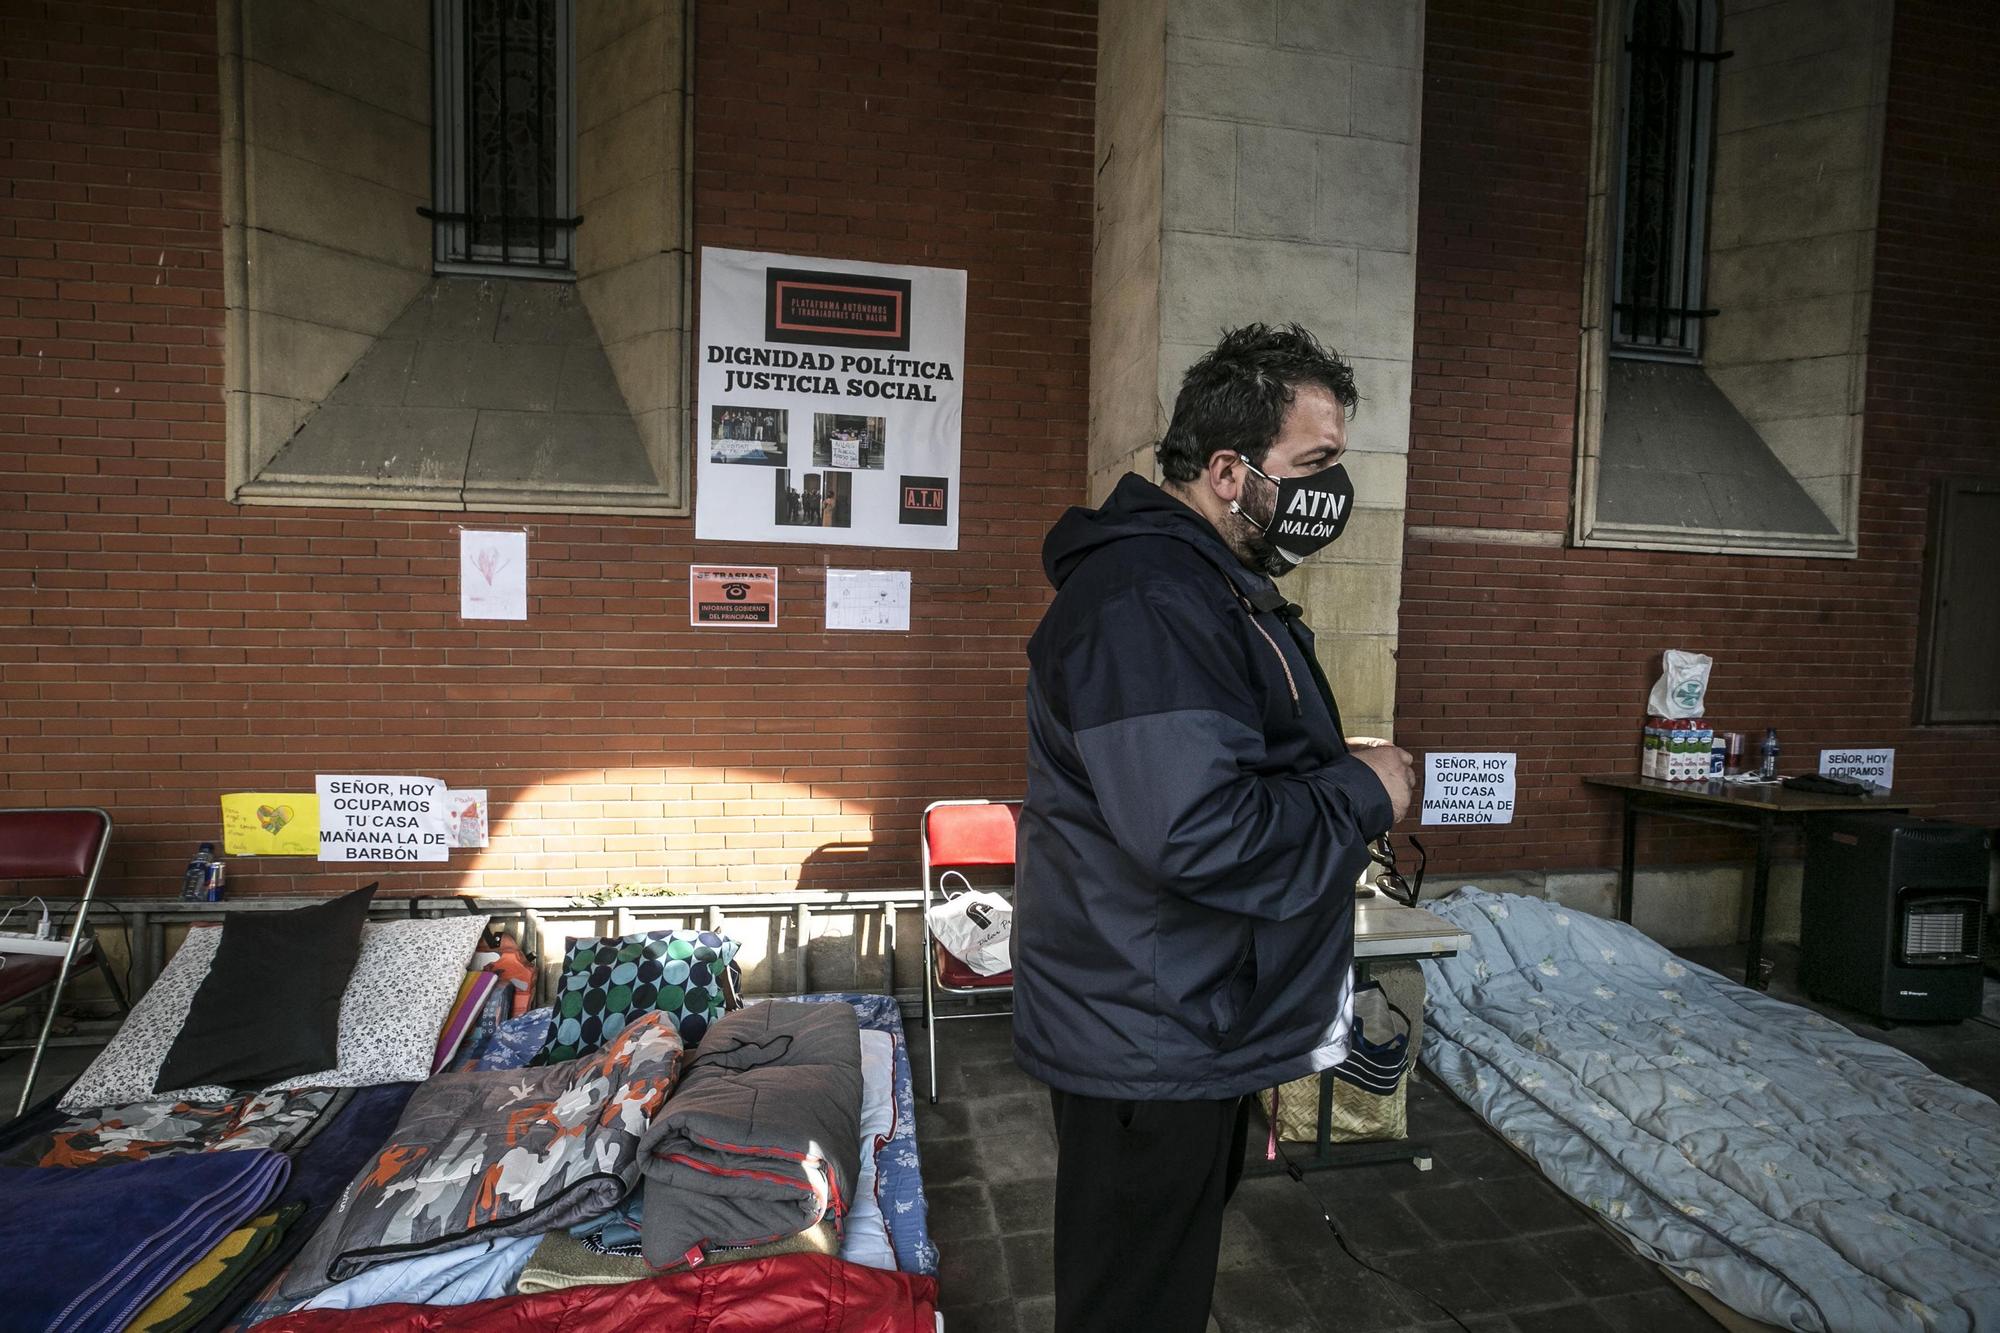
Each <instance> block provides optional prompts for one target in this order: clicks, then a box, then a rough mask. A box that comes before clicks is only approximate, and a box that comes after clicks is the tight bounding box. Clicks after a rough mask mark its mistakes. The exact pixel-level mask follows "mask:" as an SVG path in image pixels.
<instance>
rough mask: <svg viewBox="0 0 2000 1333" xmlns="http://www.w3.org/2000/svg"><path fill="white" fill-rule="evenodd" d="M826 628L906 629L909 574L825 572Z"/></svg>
mask: <svg viewBox="0 0 2000 1333" xmlns="http://www.w3.org/2000/svg"><path fill="white" fill-rule="evenodd" d="M826 627H827V628H828V629H885V630H907V629H909V627H910V571H909V570H907V569H829V570H827V571H826Z"/></svg>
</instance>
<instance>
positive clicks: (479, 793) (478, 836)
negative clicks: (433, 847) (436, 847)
mask: <svg viewBox="0 0 2000 1333" xmlns="http://www.w3.org/2000/svg"><path fill="white" fill-rule="evenodd" d="M444 831H445V836H446V837H448V838H449V839H451V845H452V846H454V847H484V846H485V845H486V789H485V788H484V787H468V788H465V789H464V790H459V789H456V788H454V789H453V790H451V791H447V792H446V793H445V794H444Z"/></svg>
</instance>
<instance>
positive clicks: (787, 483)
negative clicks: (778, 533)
mask: <svg viewBox="0 0 2000 1333" xmlns="http://www.w3.org/2000/svg"><path fill="white" fill-rule="evenodd" d="M773 480H774V481H775V482H776V483H777V484H776V486H775V487H773V499H774V501H775V511H774V513H773V515H772V520H771V521H772V522H774V523H776V524H777V525H778V526H779V527H781V528H844V527H847V526H849V525H850V524H852V523H853V522H854V478H853V477H851V476H849V475H848V474H847V473H845V472H833V471H829V472H801V473H799V474H798V475H797V476H796V477H795V476H793V474H792V471H791V469H790V468H780V469H779V470H778V474H777V476H776V477H774V478H773Z"/></svg>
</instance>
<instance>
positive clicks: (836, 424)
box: [812, 412, 889, 472]
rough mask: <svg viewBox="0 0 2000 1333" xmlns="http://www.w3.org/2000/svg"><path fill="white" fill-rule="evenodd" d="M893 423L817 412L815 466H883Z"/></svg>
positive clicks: (814, 441)
mask: <svg viewBox="0 0 2000 1333" xmlns="http://www.w3.org/2000/svg"><path fill="white" fill-rule="evenodd" d="M888 437H889V423H888V422H887V421H885V420H883V419H882V418H881V417H863V416H852V415H849V414H848V413H845V412H815V413H813V459H812V461H813V466H814V467H845V468H866V469H868V470H869V471H871V472H879V471H881V469H882V462H883V459H884V457H885V456H886V455H887V454H888Z"/></svg>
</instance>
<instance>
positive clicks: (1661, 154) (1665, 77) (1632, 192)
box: [1611, 0, 1727, 360]
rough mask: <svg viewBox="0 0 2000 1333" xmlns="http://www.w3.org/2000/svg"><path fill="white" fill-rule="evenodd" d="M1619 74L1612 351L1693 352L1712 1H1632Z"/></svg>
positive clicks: (1702, 248)
mask: <svg viewBox="0 0 2000 1333" xmlns="http://www.w3.org/2000/svg"><path fill="white" fill-rule="evenodd" d="M1626 19H1627V21H1626V27H1625V50H1624V59H1623V61H1622V65H1621V69H1622V75H1623V77H1622V79H1621V82H1620V88H1621V97H1620V104H1619V105H1620V113H1621V122H1620V127H1619V129H1620V133H1619V176H1618V186H1619V189H1618V225H1617V228H1616V231H1615V238H1616V246H1615V249H1614V257H1613V261H1612V262H1613V270H1612V283H1611V291H1612V297H1611V302H1612V304H1611V352H1612V355H1614V356H1638V357H1658V358H1669V359H1674V360H1698V359H1699V358H1700V355H1701V328H1702V321H1703V320H1705V319H1708V318H1710V317H1712V316H1714V315H1715V314H1716V312H1715V311H1713V310H1709V309H1706V308H1704V307H1703V304H1702V277H1703V269H1704V267H1705V263H1704V261H1705V258H1706V233H1707V227H1708V180H1709V150H1710V147H1711V144H1712V142H1713V140H1714V137H1715V67H1716V63H1717V62H1718V61H1721V60H1723V59H1725V58H1727V53H1726V52H1720V51H1717V50H1716V49H1715V46H1716V35H1717V34H1716V13H1715V6H1714V4H1713V3H1712V0H1632V4H1631V6H1630V7H1629V9H1628V10H1627V12H1626Z"/></svg>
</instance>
